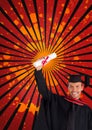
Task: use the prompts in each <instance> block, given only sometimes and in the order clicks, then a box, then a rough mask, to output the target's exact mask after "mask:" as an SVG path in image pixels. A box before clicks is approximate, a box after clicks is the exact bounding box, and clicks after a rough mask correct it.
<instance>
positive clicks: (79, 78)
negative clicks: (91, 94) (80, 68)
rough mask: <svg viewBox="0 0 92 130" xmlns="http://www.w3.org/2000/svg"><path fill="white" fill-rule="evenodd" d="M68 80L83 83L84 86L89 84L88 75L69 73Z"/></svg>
mask: <svg viewBox="0 0 92 130" xmlns="http://www.w3.org/2000/svg"><path fill="white" fill-rule="evenodd" d="M83 76H84V80H82V77H83ZM68 81H69V82H73V83H75V82H82V83H84V84H85V87H86V86H89V84H90V77H89V75H70V76H69V79H68Z"/></svg>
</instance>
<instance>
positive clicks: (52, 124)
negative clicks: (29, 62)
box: [33, 70, 92, 130]
mask: <svg viewBox="0 0 92 130" xmlns="http://www.w3.org/2000/svg"><path fill="white" fill-rule="evenodd" d="M35 77H36V81H37V84H38V90H39V92H40V93H41V94H42V96H43V98H42V101H41V106H40V110H39V113H38V115H37V117H36V119H35V122H34V125H33V130H92V110H91V109H90V108H89V107H88V106H87V105H85V104H77V103H74V102H71V101H67V100H66V99H65V97H63V96H59V95H56V94H52V93H51V92H50V91H49V90H48V89H47V86H46V82H45V79H44V77H43V74H42V70H40V71H35Z"/></svg>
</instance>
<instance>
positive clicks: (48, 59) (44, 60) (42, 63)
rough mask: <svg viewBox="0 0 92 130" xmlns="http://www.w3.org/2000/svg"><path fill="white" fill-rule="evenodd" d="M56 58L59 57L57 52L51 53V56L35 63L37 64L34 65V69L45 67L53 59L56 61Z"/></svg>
mask: <svg viewBox="0 0 92 130" xmlns="http://www.w3.org/2000/svg"><path fill="white" fill-rule="evenodd" d="M56 57H57V55H56V53H55V52H54V53H51V54H50V55H48V56H45V57H43V58H41V59H39V60H37V61H35V62H34V63H33V66H34V67H38V66H41V65H42V66H44V65H45V64H47V63H48V62H49V61H51V60H52V59H54V58H56Z"/></svg>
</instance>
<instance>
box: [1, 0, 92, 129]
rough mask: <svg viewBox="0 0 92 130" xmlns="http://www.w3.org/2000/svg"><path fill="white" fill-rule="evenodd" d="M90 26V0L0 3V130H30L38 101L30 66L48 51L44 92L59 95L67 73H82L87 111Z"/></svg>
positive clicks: (5, 0) (91, 68) (10, 0)
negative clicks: (50, 57) (85, 81)
mask: <svg viewBox="0 0 92 130" xmlns="http://www.w3.org/2000/svg"><path fill="white" fill-rule="evenodd" d="M91 25H92V1H91V0H0V95H1V97H0V98H1V100H0V110H1V117H0V118H1V119H0V130H6V129H9V130H13V129H14V130H18V129H19V130H21V129H23V130H32V124H33V120H34V119H35V118H34V117H35V116H36V113H37V111H38V110H39V104H40V98H41V96H40V95H39V93H38V90H37V86H36V82H35V78H34V69H35V68H34V67H33V65H32V64H33V62H34V61H35V60H37V59H38V58H40V57H42V56H46V55H48V54H50V53H53V52H56V54H57V58H56V59H55V60H52V61H51V62H50V63H48V64H47V65H46V66H45V67H44V68H43V73H44V76H45V78H46V82H47V85H48V89H50V90H51V91H52V92H53V93H57V94H60V95H65V94H66V93H67V78H68V74H88V75H89V76H91V78H90V85H89V86H87V88H86V89H85V90H84V91H83V97H82V100H85V101H86V102H87V104H88V105H89V106H90V107H91V108H92V100H91V97H92V86H91V85H92V37H91V35H92V26H91Z"/></svg>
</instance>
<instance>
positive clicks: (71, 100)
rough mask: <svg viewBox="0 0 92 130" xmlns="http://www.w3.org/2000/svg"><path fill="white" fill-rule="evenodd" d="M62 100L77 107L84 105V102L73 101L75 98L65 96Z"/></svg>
mask: <svg viewBox="0 0 92 130" xmlns="http://www.w3.org/2000/svg"><path fill="white" fill-rule="evenodd" d="M64 98H65V100H67V101H69V102H72V103H74V104H77V105H80V106H83V105H85V102H83V101H81V100H80V99H75V98H72V97H70V96H65V97H64Z"/></svg>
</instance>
